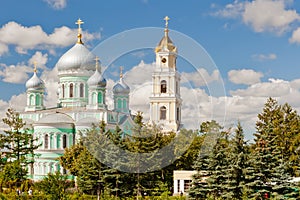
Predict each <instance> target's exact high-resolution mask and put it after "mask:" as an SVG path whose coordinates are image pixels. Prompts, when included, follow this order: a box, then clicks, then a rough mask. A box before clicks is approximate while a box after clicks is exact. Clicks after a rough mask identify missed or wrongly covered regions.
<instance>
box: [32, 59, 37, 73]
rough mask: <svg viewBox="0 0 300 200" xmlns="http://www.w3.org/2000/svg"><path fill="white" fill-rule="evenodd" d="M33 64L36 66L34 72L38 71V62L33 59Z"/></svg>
mask: <svg viewBox="0 0 300 200" xmlns="http://www.w3.org/2000/svg"><path fill="white" fill-rule="evenodd" d="M33 66H34V69H33V71H34V73H36V71H37V62H36V61H33Z"/></svg>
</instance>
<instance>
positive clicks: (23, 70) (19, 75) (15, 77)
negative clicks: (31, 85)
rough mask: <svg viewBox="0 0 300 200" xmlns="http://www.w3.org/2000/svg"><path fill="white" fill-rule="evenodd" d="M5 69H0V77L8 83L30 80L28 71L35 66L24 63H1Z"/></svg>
mask: <svg viewBox="0 0 300 200" xmlns="http://www.w3.org/2000/svg"><path fill="white" fill-rule="evenodd" d="M1 66H2V67H3V69H2V70H1V71H0V77H2V81H4V82H8V83H25V81H27V80H28V78H29V76H28V73H29V72H32V71H33V68H30V67H28V66H27V65H24V64H22V63H21V64H17V65H9V66H7V65H5V64H2V65H1Z"/></svg>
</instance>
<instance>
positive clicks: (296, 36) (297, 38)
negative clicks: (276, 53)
mask: <svg viewBox="0 0 300 200" xmlns="http://www.w3.org/2000/svg"><path fill="white" fill-rule="evenodd" d="M289 42H290V43H298V44H300V27H299V28H297V29H296V30H294V31H293V33H292V37H291V38H290V39H289Z"/></svg>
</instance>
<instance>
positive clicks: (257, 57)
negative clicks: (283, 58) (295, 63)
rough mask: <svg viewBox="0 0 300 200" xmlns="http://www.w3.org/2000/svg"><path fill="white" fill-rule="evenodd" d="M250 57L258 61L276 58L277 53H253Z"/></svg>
mask: <svg viewBox="0 0 300 200" xmlns="http://www.w3.org/2000/svg"><path fill="white" fill-rule="evenodd" d="M252 58H253V59H254V60H258V61H266V60H276V59H277V55H276V54H274V53H270V54H254V55H252Z"/></svg>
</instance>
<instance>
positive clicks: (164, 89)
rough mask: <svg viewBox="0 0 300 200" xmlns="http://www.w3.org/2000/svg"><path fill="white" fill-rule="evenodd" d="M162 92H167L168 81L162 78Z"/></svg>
mask: <svg viewBox="0 0 300 200" xmlns="http://www.w3.org/2000/svg"><path fill="white" fill-rule="evenodd" d="M160 92H161V93H166V92H167V81H165V80H162V81H161V82H160Z"/></svg>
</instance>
